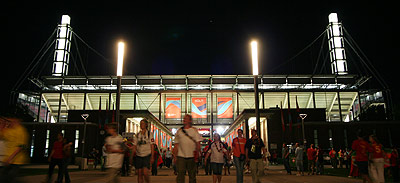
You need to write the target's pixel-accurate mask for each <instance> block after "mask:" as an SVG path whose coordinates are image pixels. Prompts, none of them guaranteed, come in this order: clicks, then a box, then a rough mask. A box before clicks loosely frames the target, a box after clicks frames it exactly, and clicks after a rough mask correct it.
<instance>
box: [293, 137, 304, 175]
mask: <svg viewBox="0 0 400 183" xmlns="http://www.w3.org/2000/svg"><path fill="white" fill-rule="evenodd" d="M303 151H304V150H303V148H302V147H300V144H299V143H296V150H295V152H294V154H295V156H296V167H297V176H300V175H301V176H304V166H303Z"/></svg>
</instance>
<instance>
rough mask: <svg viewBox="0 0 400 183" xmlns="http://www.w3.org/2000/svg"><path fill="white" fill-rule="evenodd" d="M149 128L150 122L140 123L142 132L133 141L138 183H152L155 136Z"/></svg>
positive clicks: (144, 120)
mask: <svg viewBox="0 0 400 183" xmlns="http://www.w3.org/2000/svg"><path fill="white" fill-rule="evenodd" d="M148 128H149V122H148V121H147V120H146V119H142V120H141V121H140V132H139V133H138V134H137V135H136V138H135V139H134V141H133V145H134V146H133V149H134V151H135V154H136V159H135V161H136V163H135V164H136V171H137V172H138V177H137V179H138V183H143V182H147V183H149V182H150V176H149V171H150V165H152V164H153V162H154V135H153V133H151V132H150V130H149V129H148ZM156 166H157V165H156Z"/></svg>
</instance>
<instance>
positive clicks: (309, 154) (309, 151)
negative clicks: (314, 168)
mask: <svg viewBox="0 0 400 183" xmlns="http://www.w3.org/2000/svg"><path fill="white" fill-rule="evenodd" d="M316 152H317V151H315V149H312V148H308V149H307V158H308V160H315V155H316Z"/></svg>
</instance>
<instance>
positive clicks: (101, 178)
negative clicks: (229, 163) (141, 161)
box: [21, 166, 362, 183]
mask: <svg viewBox="0 0 400 183" xmlns="http://www.w3.org/2000/svg"><path fill="white" fill-rule="evenodd" d="M42 167H44V166H42ZM199 171H200V172H199V175H198V176H197V182H198V183H209V182H212V176H206V175H204V169H200V170H199ZM265 173H266V175H265V176H264V177H263V178H262V179H261V180H262V181H261V182H262V183H286V182H295V183H296V182H299V183H300V182H301V183H304V182H326V183H328V182H329V183H353V182H362V180H361V179H354V178H346V177H336V176H326V175H312V176H310V175H305V176H296V175H287V174H286V173H285V172H284V171H283V166H271V167H270V168H269V169H268V170H266V171H265ZM235 175H236V172H235V169H234V168H232V169H231V174H230V175H226V176H223V177H222V182H227V183H234V182H236V176H235ZM70 176H71V180H72V182H77V183H81V182H87V183H103V182H106V181H105V172H102V171H100V170H89V171H76V172H70ZM45 177H46V175H35V176H25V177H21V181H22V182H26V183H37V182H42V181H43V180H45ZM55 177H57V175H56V174H54V178H55ZM150 179H151V182H154V183H173V182H176V181H175V179H176V176H175V175H174V174H173V170H172V169H166V168H163V169H161V170H159V171H158V176H151V178H150ZM120 180H121V182H137V177H136V176H131V177H121V179H120ZM186 182H189V179H188V177H186ZM244 182H245V183H251V175H250V174H246V175H245V177H244Z"/></svg>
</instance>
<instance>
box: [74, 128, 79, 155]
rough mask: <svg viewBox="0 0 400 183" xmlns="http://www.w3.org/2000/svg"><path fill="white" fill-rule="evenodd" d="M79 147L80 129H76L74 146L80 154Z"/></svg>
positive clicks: (75, 151) (75, 150) (76, 152)
mask: <svg viewBox="0 0 400 183" xmlns="http://www.w3.org/2000/svg"><path fill="white" fill-rule="evenodd" d="M78 147H79V130H75V146H74V153H75V154H78Z"/></svg>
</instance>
